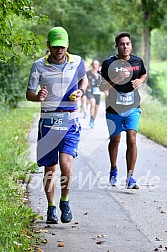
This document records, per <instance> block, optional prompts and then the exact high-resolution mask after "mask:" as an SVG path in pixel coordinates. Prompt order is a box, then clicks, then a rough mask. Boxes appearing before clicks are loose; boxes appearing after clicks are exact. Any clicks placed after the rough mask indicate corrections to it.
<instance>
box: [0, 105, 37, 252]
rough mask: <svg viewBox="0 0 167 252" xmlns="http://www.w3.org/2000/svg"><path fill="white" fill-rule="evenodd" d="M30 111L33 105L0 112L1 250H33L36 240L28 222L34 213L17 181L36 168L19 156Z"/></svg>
mask: <svg viewBox="0 0 167 252" xmlns="http://www.w3.org/2000/svg"><path fill="white" fill-rule="evenodd" d="M33 110H34V109H33V108H31V109H30V108H27V109H21V108H18V109H15V110H9V111H8V112H4V111H2V112H0V117H1V121H0V139H1V141H0V159H1V169H0V241H1V242H0V251H2V252H13V251H19V252H21V251H22V252H23V251H34V249H33V244H35V243H36V239H35V237H34V236H33V235H32V232H31V223H32V222H33V221H34V220H35V219H36V218H37V215H36V213H34V212H33V211H32V209H31V208H30V207H29V206H28V204H26V203H27V202H28V201H27V200H26V198H27V191H26V190H25V188H24V186H23V184H22V183H21V184H18V180H20V174H21V176H22V179H23V181H24V177H25V176H26V173H27V172H28V171H32V170H33V171H34V170H35V169H36V168H37V167H36V166H34V164H32V163H31V162H30V161H28V162H26V165H25V164H22V158H21V159H20V157H22V154H23V153H26V150H27V134H28V131H29V129H30V125H31V123H32V120H33V116H32V114H33ZM23 156H24V155H23ZM23 181H21V182H23ZM23 199H24V200H23ZM25 202H26V203H25Z"/></svg>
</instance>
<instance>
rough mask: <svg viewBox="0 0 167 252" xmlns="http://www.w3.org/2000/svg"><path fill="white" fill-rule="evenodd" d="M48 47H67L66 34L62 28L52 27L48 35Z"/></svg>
mask: <svg viewBox="0 0 167 252" xmlns="http://www.w3.org/2000/svg"><path fill="white" fill-rule="evenodd" d="M48 41H49V43H50V46H63V47H68V33H67V31H66V30H65V29H64V28H63V27H53V28H52V29H51V30H50V31H49V33H48Z"/></svg>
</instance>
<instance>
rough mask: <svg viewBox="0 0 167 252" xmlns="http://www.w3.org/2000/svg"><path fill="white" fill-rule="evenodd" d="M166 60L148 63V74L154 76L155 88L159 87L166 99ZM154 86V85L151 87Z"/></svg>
mask: <svg viewBox="0 0 167 252" xmlns="http://www.w3.org/2000/svg"><path fill="white" fill-rule="evenodd" d="M166 69H167V61H162V62H155V61H153V62H151V64H150V75H153V76H154V77H155V85H156V88H157V89H159V90H160V91H161V92H162V93H163V96H164V97H165V98H166V101H167V85H166V79H167V71H166ZM153 88H154V87H153Z"/></svg>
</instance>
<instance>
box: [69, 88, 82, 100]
mask: <svg viewBox="0 0 167 252" xmlns="http://www.w3.org/2000/svg"><path fill="white" fill-rule="evenodd" d="M82 95H83V92H82V90H80V89H78V90H76V91H74V92H72V93H71V94H70V96H69V98H70V100H71V101H75V102H76V101H78V100H79V98H80V97H81V96H82Z"/></svg>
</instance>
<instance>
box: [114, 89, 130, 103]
mask: <svg viewBox="0 0 167 252" xmlns="http://www.w3.org/2000/svg"><path fill="white" fill-rule="evenodd" d="M133 103H134V91H132V92H129V93H121V92H120V93H119V92H117V100H116V104H121V105H131V104H133Z"/></svg>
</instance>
